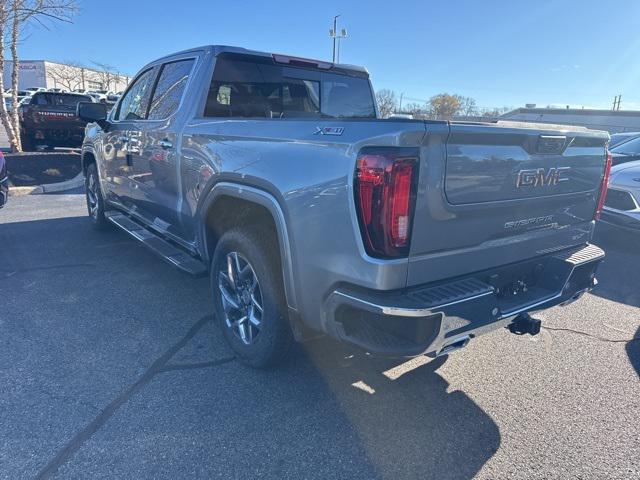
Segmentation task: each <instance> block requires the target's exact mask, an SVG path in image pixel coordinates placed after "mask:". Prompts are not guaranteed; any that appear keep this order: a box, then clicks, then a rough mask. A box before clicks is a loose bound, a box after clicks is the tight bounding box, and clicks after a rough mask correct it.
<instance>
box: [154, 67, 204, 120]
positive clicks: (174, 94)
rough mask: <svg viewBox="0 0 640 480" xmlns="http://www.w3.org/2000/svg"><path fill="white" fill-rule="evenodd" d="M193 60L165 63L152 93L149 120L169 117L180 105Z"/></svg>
mask: <svg viewBox="0 0 640 480" xmlns="http://www.w3.org/2000/svg"><path fill="white" fill-rule="evenodd" d="M194 61H195V60H194V59H193V58H190V59H188V60H179V61H176V62H171V63H165V64H164V65H163V66H162V70H161V71H160V78H159V79H158V84H157V85H156V88H155V91H154V93H153V99H152V100H151V106H150V107H149V115H148V118H149V119H153V120H157V119H164V118H168V117H169V116H171V115H172V114H173V113H174V112H175V111H176V110H178V106H179V105H180V100H182V95H183V94H184V90H185V88H186V86H187V80H188V79H189V74H190V73H191V68H192V67H193V63H194Z"/></svg>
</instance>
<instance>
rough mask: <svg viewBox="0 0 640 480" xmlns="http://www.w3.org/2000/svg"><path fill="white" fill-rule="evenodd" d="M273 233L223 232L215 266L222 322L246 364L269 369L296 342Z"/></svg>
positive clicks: (216, 297)
mask: <svg viewBox="0 0 640 480" xmlns="http://www.w3.org/2000/svg"><path fill="white" fill-rule="evenodd" d="M279 258H280V255H279V252H278V244H277V242H276V241H275V239H274V235H272V234H271V232H268V231H262V230H259V229H256V230H252V229H235V230H231V231H228V232H226V233H224V234H223V235H222V237H221V238H220V240H219V241H218V245H217V246H216V249H215V252H214V255H213V260H212V264H211V287H212V289H213V296H214V307H215V313H216V317H217V319H218V322H219V324H220V326H221V328H222V330H223V332H224V335H225V337H226V339H227V341H228V342H229V345H230V346H231V348H232V349H233V350H234V352H235V353H236V354H237V355H238V357H239V358H240V360H241V361H243V362H244V363H246V364H248V365H250V366H252V367H256V368H268V367H272V366H274V365H276V364H277V363H279V362H280V361H281V360H283V359H284V357H285V356H286V354H287V353H288V351H289V349H290V347H291V344H292V343H293V334H292V332H291V327H290V325H289V322H288V315H287V306H286V301H285V298H284V288H283V282H282V273H281V268H280V265H279V261H278V259H279Z"/></svg>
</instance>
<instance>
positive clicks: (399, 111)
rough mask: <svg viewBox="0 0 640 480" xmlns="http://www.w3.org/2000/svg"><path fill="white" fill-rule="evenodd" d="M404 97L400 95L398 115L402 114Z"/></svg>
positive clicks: (402, 94) (402, 93)
mask: <svg viewBox="0 0 640 480" xmlns="http://www.w3.org/2000/svg"><path fill="white" fill-rule="evenodd" d="M403 96H404V92H401V93H400V106H399V107H398V113H402V97H403Z"/></svg>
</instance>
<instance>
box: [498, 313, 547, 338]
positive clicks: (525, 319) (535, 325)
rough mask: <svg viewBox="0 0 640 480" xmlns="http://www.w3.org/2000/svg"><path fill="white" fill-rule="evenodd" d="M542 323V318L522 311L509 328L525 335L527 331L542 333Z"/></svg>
mask: <svg viewBox="0 0 640 480" xmlns="http://www.w3.org/2000/svg"><path fill="white" fill-rule="evenodd" d="M541 324H542V322H541V321H540V320H538V319H537V318H533V317H531V316H530V315H529V314H528V313H521V314H520V315H518V316H517V317H516V318H515V320H514V321H513V323H511V324H510V325H509V326H508V327H507V328H508V329H509V331H510V332H511V333H515V334H516V335H524V334H525V333H528V334H529V335H537V334H539V333H540V325H541Z"/></svg>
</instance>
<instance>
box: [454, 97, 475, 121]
mask: <svg viewBox="0 0 640 480" xmlns="http://www.w3.org/2000/svg"><path fill="white" fill-rule="evenodd" d="M455 96H456V97H458V100H459V101H460V113H461V114H462V115H466V116H467V117H473V116H475V115H478V107H477V105H476V101H475V99H473V98H471V97H463V96H460V95H455Z"/></svg>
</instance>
